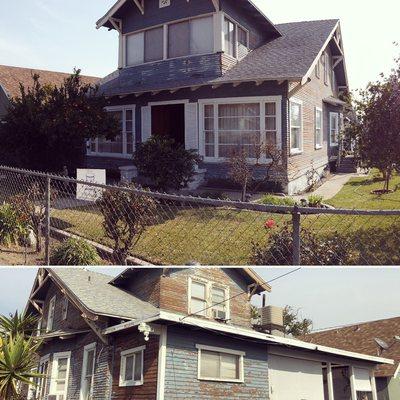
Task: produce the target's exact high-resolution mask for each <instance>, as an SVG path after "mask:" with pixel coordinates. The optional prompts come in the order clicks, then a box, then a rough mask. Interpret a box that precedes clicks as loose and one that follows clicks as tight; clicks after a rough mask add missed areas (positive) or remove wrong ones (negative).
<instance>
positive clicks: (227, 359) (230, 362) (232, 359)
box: [221, 354, 239, 379]
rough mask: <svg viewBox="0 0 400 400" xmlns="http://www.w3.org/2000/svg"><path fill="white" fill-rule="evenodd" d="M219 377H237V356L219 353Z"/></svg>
mask: <svg viewBox="0 0 400 400" xmlns="http://www.w3.org/2000/svg"><path fill="white" fill-rule="evenodd" d="M221 378H225V379H239V357H238V356H235V355H230V354H221Z"/></svg>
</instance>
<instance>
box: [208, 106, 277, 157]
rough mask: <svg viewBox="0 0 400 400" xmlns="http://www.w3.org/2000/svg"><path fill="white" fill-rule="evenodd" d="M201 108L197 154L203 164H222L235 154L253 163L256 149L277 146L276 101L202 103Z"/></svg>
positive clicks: (256, 152) (257, 154) (257, 152)
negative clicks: (203, 159) (199, 148)
mask: <svg viewBox="0 0 400 400" xmlns="http://www.w3.org/2000/svg"><path fill="white" fill-rule="evenodd" d="M252 100H253V99H252ZM201 104H202V108H201V110H202V115H203V117H202V121H201V122H202V132H201V137H202V143H201V145H202V146H201V154H202V155H204V157H205V159H206V160H207V161H223V160H224V159H226V158H229V157H231V156H232V155H235V154H238V153H239V152H245V154H246V155H247V157H248V158H249V159H255V158H258V157H259V151H258V150H259V149H260V145H262V144H270V145H277V146H280V137H279V135H280V100H278V99H275V98H273V99H271V100H267V99H263V100H260V99H254V100H253V101H246V99H245V98H243V99H241V100H240V101H238V100H237V99H235V100H233V99H232V100H231V99H227V100H212V101H211V100H210V102H208V100H203V101H201ZM263 156H264V157H263ZM265 157H266V155H261V159H263V158H265Z"/></svg>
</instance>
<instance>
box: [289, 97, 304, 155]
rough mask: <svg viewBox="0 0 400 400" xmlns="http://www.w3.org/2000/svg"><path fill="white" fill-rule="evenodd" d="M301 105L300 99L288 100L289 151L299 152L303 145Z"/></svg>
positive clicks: (292, 152)
mask: <svg viewBox="0 0 400 400" xmlns="http://www.w3.org/2000/svg"><path fill="white" fill-rule="evenodd" d="M302 142H303V105H302V103H301V102H300V101H298V100H294V99H292V100H291V101H290V152H291V154H296V153H300V152H301V151H302V146H303V143H302Z"/></svg>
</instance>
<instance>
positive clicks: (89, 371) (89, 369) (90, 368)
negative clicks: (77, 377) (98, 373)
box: [86, 350, 94, 376]
mask: <svg viewBox="0 0 400 400" xmlns="http://www.w3.org/2000/svg"><path fill="white" fill-rule="evenodd" d="M93 367H94V350H91V351H89V352H88V353H87V364H86V376H91V375H93Z"/></svg>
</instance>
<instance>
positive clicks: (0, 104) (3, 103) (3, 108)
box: [0, 85, 10, 119]
mask: <svg viewBox="0 0 400 400" xmlns="http://www.w3.org/2000/svg"><path fill="white" fill-rule="evenodd" d="M9 105H10V100H9V99H8V97H7V95H6V93H5V92H4V89H3V88H2V86H1V85H0V119H2V118H3V117H4V116H5V115H6V113H7V108H8V107H9Z"/></svg>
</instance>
